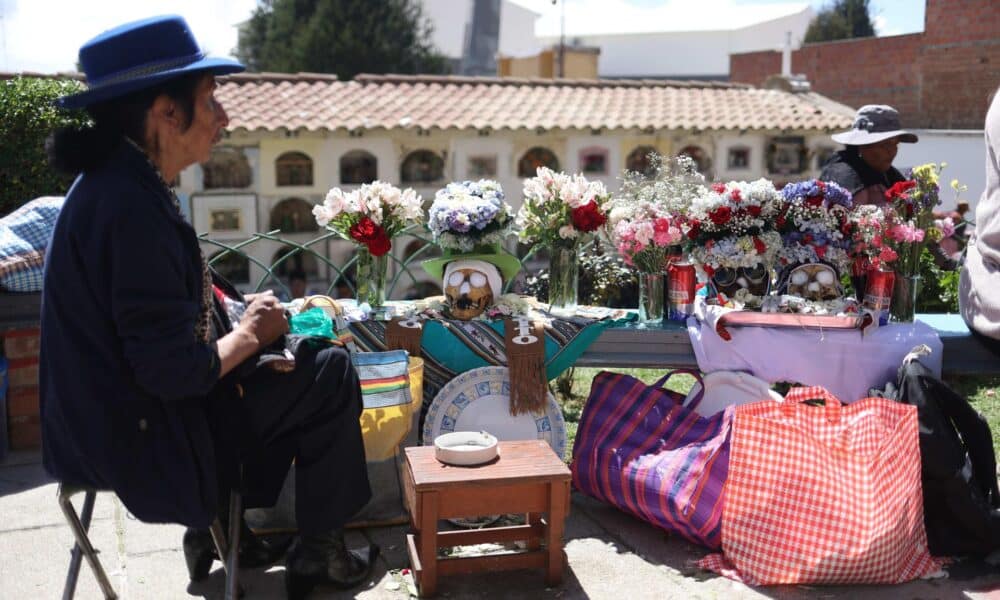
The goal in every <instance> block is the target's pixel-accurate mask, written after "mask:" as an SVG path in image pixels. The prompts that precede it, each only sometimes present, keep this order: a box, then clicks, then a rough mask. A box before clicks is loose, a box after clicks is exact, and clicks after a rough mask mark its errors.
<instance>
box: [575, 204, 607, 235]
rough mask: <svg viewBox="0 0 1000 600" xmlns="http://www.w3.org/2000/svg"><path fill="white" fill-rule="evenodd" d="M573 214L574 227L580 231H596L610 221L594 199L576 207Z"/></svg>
mask: <svg viewBox="0 0 1000 600" xmlns="http://www.w3.org/2000/svg"><path fill="white" fill-rule="evenodd" d="M571 216H572V218H573V227H576V228H577V229H579V230H580V231H594V230H595V229H597V228H598V227H600V226H601V225H604V224H605V223H607V222H608V218H607V217H606V216H604V214H603V213H602V212H601V209H600V208H599V207H598V206H597V203H596V202H594V201H590V202H588V203H586V204H584V205H583V206H579V207H577V208H574V209H573V211H572V213H571Z"/></svg>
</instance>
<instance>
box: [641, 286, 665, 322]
mask: <svg viewBox="0 0 1000 600" xmlns="http://www.w3.org/2000/svg"><path fill="white" fill-rule="evenodd" d="M665 279H666V278H665V277H664V275H663V273H639V325H640V326H650V325H659V324H660V323H662V322H663V306H664V303H663V300H664V294H663V291H664V280H665Z"/></svg>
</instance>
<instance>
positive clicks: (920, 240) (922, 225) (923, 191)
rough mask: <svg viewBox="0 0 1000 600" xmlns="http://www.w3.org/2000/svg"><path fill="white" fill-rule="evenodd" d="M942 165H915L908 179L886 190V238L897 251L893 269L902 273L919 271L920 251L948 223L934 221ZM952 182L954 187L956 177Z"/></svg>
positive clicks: (941, 233) (938, 238)
mask: <svg viewBox="0 0 1000 600" xmlns="http://www.w3.org/2000/svg"><path fill="white" fill-rule="evenodd" d="M945 166H946V165H945V164H944V163H942V164H940V165H938V164H935V163H927V164H923V165H920V166H918V167H914V168H913V170H912V171H911V173H910V177H911V179H909V180H907V181H901V182H898V183H895V184H893V186H892V187H891V188H889V189H888V190H886V192H885V199H886V202H887V205H886V207H885V209H884V212H885V215H886V222H887V231H886V233H887V240H888V244H889V246H890V247H891V248H892V250H894V251H895V253H896V254H897V255H898V258H897V259H896V261H895V265H894V270H895V271H896V273H897V274H900V275H903V276H904V277H910V276H914V275H916V274H917V273H918V272H919V270H920V254H921V252H922V251H923V249H924V247H925V246H926V245H927V243H928V242H935V243H936V242H940V241H941V239H943V238H944V229H945V228H947V223H945V222H944V221H943V220H942V223H941V226H940V227H939V226H938V225H937V224H935V221H934V207H935V206H938V205H939V204H941V198H940V187H939V186H938V181H939V179H940V175H941V170H942V169H943V168H944V167H945ZM952 186H953V187H956V186H957V181H954V182H952ZM952 232H954V226H952Z"/></svg>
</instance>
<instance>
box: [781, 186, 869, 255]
mask: <svg viewBox="0 0 1000 600" xmlns="http://www.w3.org/2000/svg"><path fill="white" fill-rule="evenodd" d="M781 196H782V198H783V202H782V204H781V209H780V210H779V212H778V216H777V217H776V218H775V221H774V225H775V228H776V229H777V231H778V232H779V233H780V234H781V239H782V247H781V248H780V249H779V250H778V253H777V256H778V262H779V263H780V264H781V265H795V264H803V263H814V262H819V261H822V262H826V263H829V264H831V265H833V266H834V267H835V268H836V269H837V271H838V273H843V272H845V270H846V269H847V268H848V267H849V266H850V265H851V256H850V254H849V250H850V247H851V239H850V238H849V236H848V235H847V234H849V233H850V230H849V229H850V227H849V220H850V214H851V213H850V211H851V207H852V205H853V202H852V201H851V194H850V193H849V192H848V191H847V190H845V189H844V188H842V187H840V186H839V185H837V184H836V183H832V182H824V181H819V180H816V179H810V180H808V181H801V182H797V183H789V184H788V185H786V186H785V187H784V188H782V190H781Z"/></svg>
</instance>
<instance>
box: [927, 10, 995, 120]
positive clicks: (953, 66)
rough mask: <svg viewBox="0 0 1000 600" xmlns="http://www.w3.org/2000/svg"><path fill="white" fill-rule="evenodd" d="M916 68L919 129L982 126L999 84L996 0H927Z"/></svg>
mask: <svg viewBox="0 0 1000 600" xmlns="http://www.w3.org/2000/svg"><path fill="white" fill-rule="evenodd" d="M919 71H920V73H921V77H922V87H921V94H920V100H921V110H922V125H923V126H924V127H934V128H941V129H979V128H982V126H983V120H984V118H985V117H986V111H987V109H988V108H989V102H990V97H991V96H992V94H993V92H994V91H995V90H996V89H997V86H998V85H1000V5H998V4H997V2H996V0H928V2H927V10H926V13H925V19H924V37H923V44H922V49H921V55H920V64H919Z"/></svg>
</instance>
